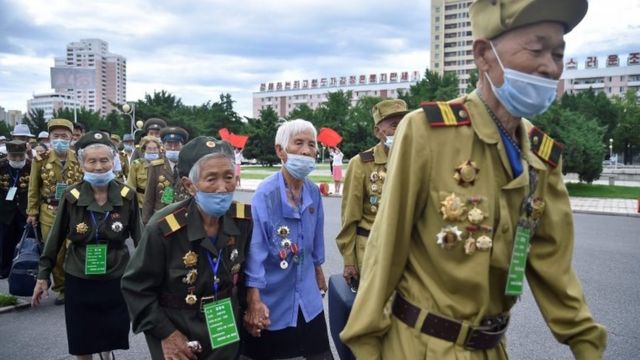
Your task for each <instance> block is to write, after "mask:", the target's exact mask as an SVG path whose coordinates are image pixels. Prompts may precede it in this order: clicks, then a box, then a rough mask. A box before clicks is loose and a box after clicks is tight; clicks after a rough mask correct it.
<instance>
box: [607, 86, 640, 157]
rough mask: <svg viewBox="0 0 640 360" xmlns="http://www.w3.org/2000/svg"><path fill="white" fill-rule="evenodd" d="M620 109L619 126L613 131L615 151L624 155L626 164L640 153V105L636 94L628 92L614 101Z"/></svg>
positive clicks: (632, 91) (631, 91)
mask: <svg viewBox="0 0 640 360" xmlns="http://www.w3.org/2000/svg"><path fill="white" fill-rule="evenodd" d="M614 104H615V106H616V107H617V108H618V110H619V111H618V114H619V117H618V126H617V127H616V128H615V129H614V130H613V150H614V151H616V152H621V153H623V154H624V163H625V164H631V159H632V158H633V156H634V155H635V154H637V153H638V152H639V151H640V105H638V102H637V101H636V92H635V91H634V90H628V91H627V92H626V93H625V94H624V97H623V98H616V99H614Z"/></svg>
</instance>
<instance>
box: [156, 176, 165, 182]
mask: <svg viewBox="0 0 640 360" xmlns="http://www.w3.org/2000/svg"><path fill="white" fill-rule="evenodd" d="M166 179H167V178H165V177H164V175H160V176H159V177H158V181H160V182H164V181H165V180H166Z"/></svg>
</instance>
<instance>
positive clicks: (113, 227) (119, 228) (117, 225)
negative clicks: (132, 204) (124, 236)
mask: <svg viewBox="0 0 640 360" xmlns="http://www.w3.org/2000/svg"><path fill="white" fill-rule="evenodd" d="M123 228H124V226H123V225H122V223H121V222H120V221H116V222H114V223H113V224H111V230H113V231H114V232H120V231H122V229H123Z"/></svg>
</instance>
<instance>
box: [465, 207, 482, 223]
mask: <svg viewBox="0 0 640 360" xmlns="http://www.w3.org/2000/svg"><path fill="white" fill-rule="evenodd" d="M485 217H486V216H485V215H484V214H483V213H482V210H480V209H478V208H477V207H474V208H473V209H471V210H469V213H468V214H467V219H468V220H469V222H470V223H472V224H475V225H478V224H480V223H481V222H482V221H483V220H484V218H485Z"/></svg>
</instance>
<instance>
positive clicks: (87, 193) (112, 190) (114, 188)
mask: <svg viewBox="0 0 640 360" xmlns="http://www.w3.org/2000/svg"><path fill="white" fill-rule="evenodd" d="M120 190H121V189H120V186H119V184H118V183H117V182H116V181H111V182H110V183H109V189H108V190H107V202H106V203H104V205H102V206H100V205H98V203H97V202H96V200H95V197H94V195H93V188H92V187H91V184H89V183H88V182H86V181H83V182H82V183H81V185H80V197H79V198H78V206H86V207H87V209H88V210H91V211H111V210H112V209H113V207H114V206H122V196H121V195H120Z"/></svg>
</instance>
